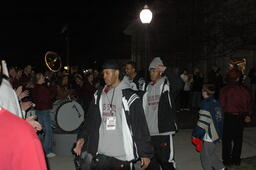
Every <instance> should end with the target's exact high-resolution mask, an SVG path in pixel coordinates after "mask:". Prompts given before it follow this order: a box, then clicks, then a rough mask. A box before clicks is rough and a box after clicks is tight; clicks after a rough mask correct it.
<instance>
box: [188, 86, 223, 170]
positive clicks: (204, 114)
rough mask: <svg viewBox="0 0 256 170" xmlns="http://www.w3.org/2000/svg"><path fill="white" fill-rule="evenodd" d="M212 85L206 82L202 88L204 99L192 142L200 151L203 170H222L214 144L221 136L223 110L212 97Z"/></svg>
mask: <svg viewBox="0 0 256 170" xmlns="http://www.w3.org/2000/svg"><path fill="white" fill-rule="evenodd" d="M214 93H215V88H214V85H211V84H206V85H204V86H203V89H202V96H203V98H204V100H203V101H202V102H201V105H200V110H199V120H198V121H197V125H196V127H195V129H194V131H193V133H192V143H193V144H194V145H195V146H196V150H197V151H198V152H200V159H201V163H202V167H203V169H204V170H208V169H212V168H214V169H216V170H224V169H225V167H224V165H223V163H222V161H221V160H220V159H219V157H218V156H217V155H216V153H215V150H216V144H217V143H218V142H219V141H220V140H221V138H222V128H223V111H222V108H221V106H220V104H219V103H218V101H217V100H215V99H214V97H213V96H214Z"/></svg>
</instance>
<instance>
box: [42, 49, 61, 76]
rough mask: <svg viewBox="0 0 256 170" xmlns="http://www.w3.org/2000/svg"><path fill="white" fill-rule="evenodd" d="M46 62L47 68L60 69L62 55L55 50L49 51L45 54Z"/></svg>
mask: <svg viewBox="0 0 256 170" xmlns="http://www.w3.org/2000/svg"><path fill="white" fill-rule="evenodd" d="M44 62H45V64H46V66H47V68H48V69H49V70H50V71H52V72H58V71H60V69H61V67H62V62H61V58H60V56H59V55H58V54H57V53H56V52H54V51H47V52H46V53H45V56H44Z"/></svg>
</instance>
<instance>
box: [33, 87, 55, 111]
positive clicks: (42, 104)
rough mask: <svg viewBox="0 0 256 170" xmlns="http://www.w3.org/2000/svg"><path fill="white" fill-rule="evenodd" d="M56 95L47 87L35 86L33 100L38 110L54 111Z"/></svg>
mask: <svg viewBox="0 0 256 170" xmlns="http://www.w3.org/2000/svg"><path fill="white" fill-rule="evenodd" d="M53 98H54V94H53V93H51V91H50V88H49V87H47V86H46V85H39V84H37V85H35V87H34V88H33V90H32V99H33V102H34V103H35V104H36V110H50V109H52V104H53Z"/></svg>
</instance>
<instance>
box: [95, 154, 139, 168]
mask: <svg viewBox="0 0 256 170" xmlns="http://www.w3.org/2000/svg"><path fill="white" fill-rule="evenodd" d="M91 167H92V168H91V169H92V170H134V166H133V164H131V162H128V161H121V160H118V159H116V158H113V157H109V156H105V155H101V154H99V155H97V156H96V157H94V158H93V160H92V165H91Z"/></svg>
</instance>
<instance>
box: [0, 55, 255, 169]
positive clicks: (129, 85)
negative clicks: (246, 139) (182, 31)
mask: <svg viewBox="0 0 256 170" xmlns="http://www.w3.org/2000/svg"><path fill="white" fill-rule="evenodd" d="M147 71H148V72H149V75H150V76H149V80H147V79H145V78H144V77H143V76H142V75H140V73H139V72H138V70H137V68H136V63H134V62H132V61H130V62H128V63H126V64H124V65H120V63H118V62H117V61H115V60H110V61H107V62H105V63H104V64H103V65H102V74H101V71H99V70H79V69H77V70H69V71H65V70H64V71H59V72H57V73H54V72H51V71H44V72H35V71H34V70H33V67H32V66H31V65H27V66H25V67H24V69H19V68H17V67H9V75H7V76H4V74H3V73H2V74H1V75H2V76H1V80H4V81H3V82H5V81H7V80H8V81H9V82H10V84H11V85H10V86H9V85H8V87H11V88H12V91H11V90H10V89H9V91H10V92H11V93H12V95H10V94H9V93H8V96H3V95H2V97H1V96H0V99H1V100H2V101H0V103H1V108H2V110H3V111H5V110H7V111H10V112H11V113H13V114H15V115H17V116H18V117H20V118H22V119H25V120H26V121H27V122H28V123H29V124H30V125H31V126H32V128H34V129H35V131H36V133H37V134H38V136H39V138H40V140H41V143H42V147H43V151H44V154H45V156H46V157H47V158H51V157H54V156H55V153H53V149H52V146H53V129H52V119H51V116H50V115H51V111H52V109H53V104H54V102H55V101H57V100H67V99H68V100H76V101H78V102H79V103H80V104H81V106H82V107H83V109H84V111H85V123H84V124H83V125H82V126H81V127H80V128H79V132H78V138H77V141H76V145H75V147H74V152H75V154H77V155H78V156H80V157H81V158H82V159H81V160H82V161H81V167H80V168H81V169H82V170H87V169H88V170H90V169H92V170H102V169H105V170H114V169H127V170H128V169H134V163H135V162H137V161H140V162H141V166H142V167H143V168H144V169H147V170H158V169H159V170H160V168H161V169H162V170H174V169H176V162H175V159H174V157H175V156H174V143H173V137H174V134H175V133H176V132H177V130H178V127H177V124H176V114H178V113H179V112H180V111H184V110H185V111H193V112H195V113H198V121H197V124H196V126H195V129H194V131H193V133H192V138H191V141H192V143H193V144H194V145H195V147H196V150H197V151H198V152H200V158H201V163H202V167H203V169H204V170H208V169H212V168H214V169H220V170H224V169H225V168H226V167H227V166H230V165H237V166H239V165H240V163H241V158H240V156H241V150H242V139H243V129H244V123H249V122H250V121H251V115H252V114H253V101H254V99H255V89H256V88H255V85H256V81H255V80H256V69H252V70H251V71H250V74H249V76H248V77H249V78H250V80H251V81H250V82H251V86H248V84H245V83H244V82H245V81H242V80H244V79H243V76H242V74H241V73H242V72H241V71H240V70H239V69H238V68H237V67H233V68H231V69H230V70H229V71H228V72H227V75H226V76H222V75H221V72H220V69H219V68H218V67H216V66H213V67H212V70H211V72H210V73H209V75H208V76H207V79H206V77H205V76H203V74H202V73H201V72H200V70H199V69H198V68H195V69H194V70H193V72H192V73H190V72H189V71H188V70H187V69H184V71H183V72H182V73H181V74H180V73H179V71H178V70H177V69H176V68H175V69H174V68H168V67H166V65H165V64H164V63H163V61H162V60H161V58H159V57H156V58H154V59H153V60H152V61H151V63H150V65H149V67H148V70H147ZM2 86H3V83H2ZM0 90H1V89H0ZM9 96H11V97H12V98H13V99H12V102H14V103H15V102H16V103H15V106H13V105H14V104H12V105H10V104H6V103H7V102H6V101H5V102H3V101H4V100H6V99H7V98H8V97H9ZM16 98H17V100H16ZM31 108H34V109H35V110H36V115H34V116H31V117H28V116H27V114H26V113H27V112H28V111H29V109H31ZM0 111H1V110H0ZM0 116H1V114H0ZM6 118H8V116H7V117H6ZM8 119H9V118H8ZM0 121H1V119H0ZM14 121H16V120H14ZM22 126H23V125H22ZM32 134H33V133H32ZM33 135H34V134H33ZM33 140H35V139H33ZM36 141H37V139H36ZM220 141H222V161H221V159H220V158H218V157H217V156H216V155H215V147H216V143H218V142H220ZM36 143H37V144H36V145H37V147H38V142H36ZM38 149H39V150H40V149H42V148H40V146H39V147H38ZM39 157H40V160H41V161H40V164H41V166H43V167H44V168H45V165H42V164H44V163H43V162H44V160H42V158H41V157H42V155H41V154H39ZM0 165H1V160H0ZM5 166H6V165H5ZM34 170H36V168H34Z"/></svg>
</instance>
